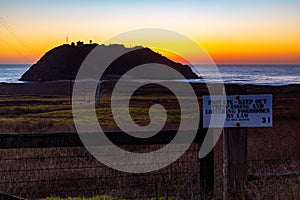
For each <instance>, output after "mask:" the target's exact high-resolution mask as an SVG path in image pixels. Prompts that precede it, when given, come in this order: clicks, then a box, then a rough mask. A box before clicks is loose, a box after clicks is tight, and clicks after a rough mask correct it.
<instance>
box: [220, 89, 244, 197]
mask: <svg viewBox="0 0 300 200" xmlns="http://www.w3.org/2000/svg"><path fill="white" fill-rule="evenodd" d="M226 89H227V95H235V94H236V95H239V94H246V91H247V89H246V86H236V85H228V87H227V88H226ZM238 125H239V124H237V127H235V128H225V129H224V136H223V142H224V143H223V162H224V163H223V175H224V191H223V198H224V199H225V200H228V199H246V194H245V185H246V181H247V128H243V127H238Z"/></svg>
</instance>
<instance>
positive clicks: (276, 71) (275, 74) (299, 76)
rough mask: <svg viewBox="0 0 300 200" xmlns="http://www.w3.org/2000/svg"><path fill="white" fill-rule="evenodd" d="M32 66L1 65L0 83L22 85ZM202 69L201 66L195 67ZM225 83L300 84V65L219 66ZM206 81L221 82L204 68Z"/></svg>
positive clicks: (203, 75) (197, 80)
mask: <svg viewBox="0 0 300 200" xmlns="http://www.w3.org/2000/svg"><path fill="white" fill-rule="evenodd" d="M30 66H31V65H28V64H17V65H13V64H0V82H6V83H22V82H20V81H18V79H19V78H20V77H21V76H22V74H24V73H25V72H26V71H27V70H28V69H29V68H30ZM194 66H195V67H200V66H199V65H194ZM218 69H219V71H220V74H221V76H222V79H223V80H222V81H223V82H224V83H228V84H230V83H240V84H255V85H289V84H300V65H218ZM201 71H202V72H203V74H202V77H203V78H205V81H209V82H220V80H218V79H216V76H215V72H214V71H213V70H211V69H210V68H208V67H207V68H202V70H201ZM188 81H190V82H199V83H203V82H204V79H191V80H188Z"/></svg>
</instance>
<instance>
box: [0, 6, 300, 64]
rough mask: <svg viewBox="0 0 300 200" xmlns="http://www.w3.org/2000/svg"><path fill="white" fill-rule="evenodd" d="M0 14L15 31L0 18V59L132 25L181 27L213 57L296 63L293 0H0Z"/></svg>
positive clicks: (30, 55) (27, 58)
mask: <svg viewBox="0 0 300 200" xmlns="http://www.w3.org/2000/svg"><path fill="white" fill-rule="evenodd" d="M0 17H1V19H2V20H4V22H3V21H2V23H7V24H8V25H9V26H10V27H11V28H12V29H13V31H14V33H12V32H10V31H8V30H7V29H6V28H5V27H4V26H3V25H2V26H1V24H0V63H22V62H23V63H24V62H29V63H32V62H35V61H36V60H37V59H38V58H39V57H41V56H42V55H43V53H45V52H46V51H47V50H49V49H51V48H52V47H54V46H57V45H60V44H62V43H64V42H65V38H66V36H68V37H69V40H70V41H78V40H83V41H86V42H87V41H89V40H90V39H93V41H95V42H98V43H101V41H103V40H106V39H108V38H110V37H112V36H114V35H116V34H119V33H122V32H125V31H129V30H132V29H138V28H165V29H170V30H173V31H177V32H179V33H182V34H185V35H187V36H188V37H190V38H192V39H194V40H195V41H196V42H198V43H199V44H201V45H203V46H204V47H205V48H206V49H207V51H208V52H209V53H210V54H211V56H212V57H213V58H214V59H215V61H216V62H218V63H300V56H299V55H300V26H299V24H300V1H299V0H297V1H296V0H253V1H237V0H236V1H226V0H215V1H208V0H207V1H162V2H161V1H158V0H153V1H96V0H94V1H79V0H72V1H71V0H67V1H49V0H46V1H26V0H24V1H3V0H0ZM14 34H16V35H17V36H16V35H14ZM18 37H20V38H21V40H22V41H24V42H25V43H26V45H24V44H22V42H20V41H19V39H20V38H19V39H18ZM187 51H188V50H187ZM191 54H192V52H191ZM195 59H196V58H195Z"/></svg>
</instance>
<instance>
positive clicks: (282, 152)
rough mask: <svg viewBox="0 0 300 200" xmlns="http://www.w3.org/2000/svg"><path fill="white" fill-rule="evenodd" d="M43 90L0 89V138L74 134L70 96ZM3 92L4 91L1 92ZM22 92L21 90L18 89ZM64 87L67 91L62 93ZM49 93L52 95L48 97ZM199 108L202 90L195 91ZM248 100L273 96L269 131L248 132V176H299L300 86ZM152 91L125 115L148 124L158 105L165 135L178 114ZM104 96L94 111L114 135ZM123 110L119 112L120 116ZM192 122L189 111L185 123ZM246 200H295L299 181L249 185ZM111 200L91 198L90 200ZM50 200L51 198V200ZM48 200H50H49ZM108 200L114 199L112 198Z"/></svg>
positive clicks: (218, 193) (256, 89)
mask: <svg viewBox="0 0 300 200" xmlns="http://www.w3.org/2000/svg"><path fill="white" fill-rule="evenodd" d="M46 86H47V85H46V84H45V87H44V88H43V92H39V91H38V90H37V89H36V90H35V89H34V88H33V87H30V88H24V89H22V90H19V89H18V87H17V86H15V85H14V86H11V88H10V86H7V85H6V86H5V87H4V86H2V88H1V86H0V89H1V91H0V133H12V134H13V133H33V132H38V133H41V132H75V131H76V130H75V127H74V123H73V118H72V110H71V100H70V92H65V90H64V89H61V87H60V86H56V87H51V86H48V87H46ZM3 87H4V88H7V89H6V90H5V89H3ZM22 87H25V86H22ZM67 87H68V86H66V88H67ZM49 90H51V91H52V92H49ZM196 91H197V94H199V97H198V99H199V106H200V107H201V105H202V102H201V100H202V95H205V94H207V91H206V89H205V88H204V87H198V86H197V87H196ZM248 93H249V94H273V127H270V128H249V129H248V174H254V173H260V174H265V173H274V174H276V173H278V174H280V173H285V172H299V171H300V154H299V152H300V140H299V135H300V107H299V103H300V86H297V85H291V86H282V87H265V86H248ZM162 94H163V93H162V92H161V91H159V89H157V88H154V89H153V90H152V92H151V93H150V94H149V93H148V94H143V93H139V94H137V96H134V97H133V98H132V99H131V103H130V105H131V108H130V113H131V117H132V119H133V121H134V122H135V123H137V124H139V125H147V124H148V123H149V116H148V108H149V106H150V105H152V104H155V103H158V104H163V105H164V106H165V107H166V108H167V113H168V118H167V125H166V126H165V127H164V128H165V129H175V128H176V127H178V123H179V121H180V111H179V109H178V106H177V100H176V98H174V96H170V95H168V94H165V95H162ZM109 105H110V101H109V96H108V95H107V94H106V93H104V94H102V96H101V103H97V105H96V111H97V116H98V119H99V122H100V124H101V126H103V127H104V129H105V130H118V128H117V127H116V124H115V123H114V121H113V120H112V114H111V110H110V108H109ZM124 109H125V108H120V110H121V111H122V110H124ZM192 117H194V113H193V109H192V108H191V112H190V114H189V115H187V116H184V118H186V119H189V118H192ZM215 173H216V174H215V194H214V199H221V198H222V188H223V185H222V138H221V139H220V140H219V141H218V143H217V146H216V147H215ZM246 188H247V196H248V197H249V198H250V199H291V200H292V199H300V177H299V176H291V177H277V178H268V177H261V178H260V179H258V180H253V181H248V183H247V186H246ZM101 198H102V199H105V198H107V199H109V198H110V197H95V199H101ZM50 199H55V198H50ZM50 199H49V200H50ZM111 199H113V198H111Z"/></svg>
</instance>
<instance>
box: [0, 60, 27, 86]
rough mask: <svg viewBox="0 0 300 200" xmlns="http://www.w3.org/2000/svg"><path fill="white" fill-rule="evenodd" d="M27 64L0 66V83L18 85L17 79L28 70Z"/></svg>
mask: <svg viewBox="0 0 300 200" xmlns="http://www.w3.org/2000/svg"><path fill="white" fill-rule="evenodd" d="M30 66H31V65H28V64H18V65H14V64H5V65H3V64H0V83H1V82H5V83H18V82H19V83H20V81H18V79H19V78H21V76H22V75H23V74H24V73H25V72H26V71H27V70H28V69H29V68H30Z"/></svg>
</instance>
